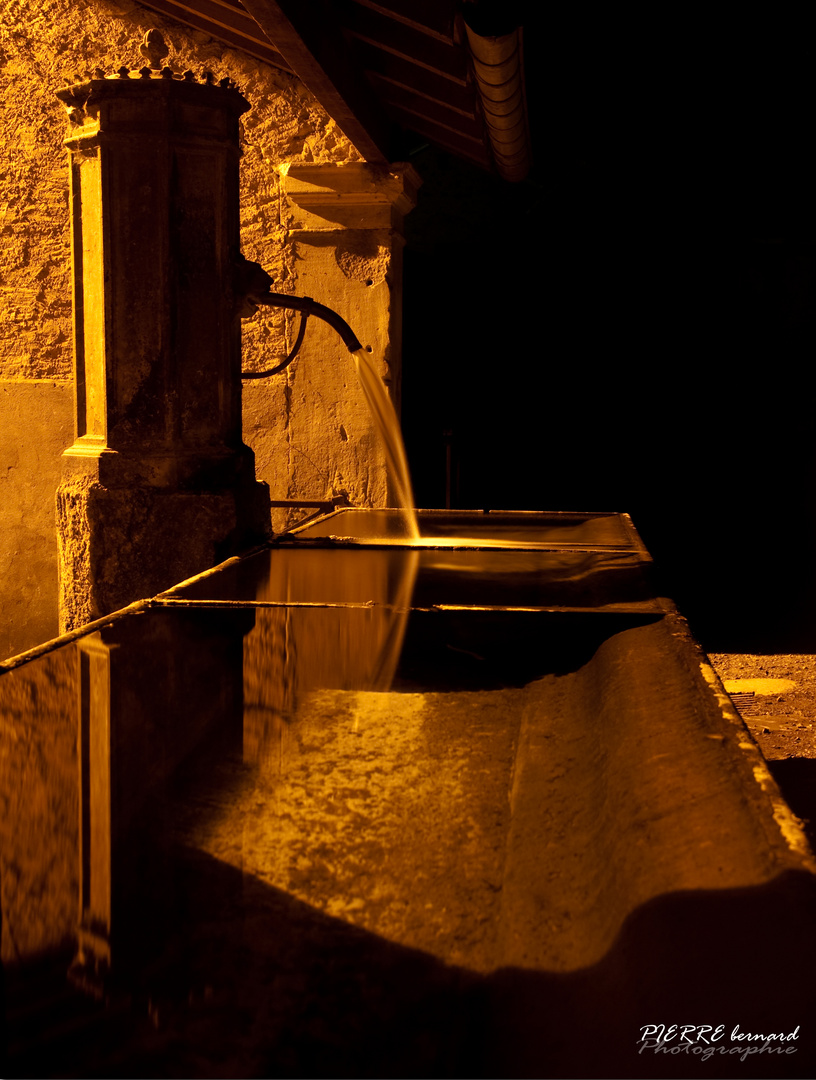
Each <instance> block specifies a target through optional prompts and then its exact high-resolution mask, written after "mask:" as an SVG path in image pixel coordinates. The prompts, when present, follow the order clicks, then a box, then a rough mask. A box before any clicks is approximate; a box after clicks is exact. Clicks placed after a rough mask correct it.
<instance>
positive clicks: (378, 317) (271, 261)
mask: <svg viewBox="0 0 816 1080" xmlns="http://www.w3.org/2000/svg"><path fill="white" fill-rule="evenodd" d="M151 27H157V28H158V29H160V30H161V32H162V33H163V35H164V37H165V40H166V41H167V44H168V45H169V46H170V49H171V52H170V56H169V57H168V61H167V62H168V63H170V64H171V66H172V67H173V68H174V69H176V70H177V71H179V72H181V71H183V70H185V69H186V68H190V69H191V70H192V71H193V72H195V73H196V75H198V76H201V75H203V73H204V72H205V71H206V70H213V71H214V72H215V73H216V75H217V76H218V77H222V76H229V77H231V78H232V79H234V80H235V82H236V83H237V84H238V86H239V87H240V89H241V90H242V92H243V93H244V94H245V96H246V97H247V99H248V100H249V101H250V102H251V104H252V111H251V112H250V113H248V114H247V115H246V116H245V117H244V119H243V140H242V147H243V159H242V173H241V183H242V194H241V200H242V205H241V214H242V244H243V248H244V253H245V254H246V256H247V257H248V258H250V259H253V260H256V261H258V262H260V263H261V264H262V265H263V266H264V267H266V268H267V269H268V270H269V272H270V273H271V274H272V275H273V277H274V278H275V288H277V289H278V290H279V291H283V292H288V291H291V292H298V293H299V294H303V293H304V292H305V293H308V294H309V295H312V296H314V298H315V299H317V300H320V301H321V302H323V303H327V304H329V305H330V306H333V307H337V308H339V309H340V308H342V307H343V306H344V304H345V292H346V291H347V290H348V289H353V290H356V291H357V292H358V293H360V297H361V298H360V300H359V301H357V300H355V303H354V308H355V310H353V311H349V310H348V307H347V305H345V306H346V310H345V311H341V313H343V314H344V316H345V317H346V318H348V319H349V320H350V321H351V322H352V323H353V324H355V323H356V325H355V329H357V333H358V336H360V337H361V338H363V339H364V340H368V338H366V336H365V335H366V334H368V333H369V327H368V325H363V328H362V329H359V327H360V325H361V320H362V322H363V324H366V323H370V322H371V321H372V319H373V321H374V323H375V324H379V331H378V333H377V334H375V335H374V340H373V342H372V343H373V346H374V347H375V348H377V347H382V349H383V355H382V357H381V358H379V361H380V363H381V364H382V366H383V373H384V374H387V372H388V369H387V364H388V357H387V355H386V350H387V345H388V340H387V339H388V328H389V325H390V324H389V319H392V315H391V314H390V304H391V301H390V294H391V291H392V290H393V289H395V288H398V280H397V279H398V274H397V273H396V272H395V271H393V272H392V271H391V270H390V269H389V268H390V260H391V252H390V249H389V244H390V239H389V238H388V236H386V235H384V236H383V238H382V243H378V242H377V241H376V240H374V241H372V234H371V233H366V234H365V236H364V237H363V238H362V239H361V238H360V237H359V236H357V237H355V236H350V237H349V239H348V241H347V242H346V243H343V244H341V245H340V247H339V248H337V247H336V244H335V242H334V240H333V239H332V238H326V237H324V238H323V239H322V241H321V243H322V244H323V247H322V248H321V249H320V251H319V252H318V257H317V258H313V257H312V256H313V255H314V254H315V250H316V248H315V244H314V243H313V242H312V241H310V240H309V238H308V237H306V236H305V235H304V234H303V233H300V234H299V238H298V235H296V234H297V228H296V222H295V221H294V220H293V216H292V212H291V208H290V207H289V206H288V205H287V203H286V200H285V198H284V196H283V194H282V185H283V176H284V173H283V172H282V171H281V169H280V168H279V166H281V165H282V164H284V163H289V162H293V161H294V162H300V163H323V164H326V163H338V164H339V163H343V162H349V161H352V162H354V161H360V155H359V153H358V152H357V151H356V150H355V149H354V147H353V146H351V144H350V143H349V142H348V140H347V139H346V138H345V136H344V135H343V134H342V132H341V131H340V130H339V129H338V128H337V126H336V125H335V124H334V122H333V121H332V120H331V119H330V118H329V117H328V116H327V115H326V114H325V112H324V111H323V110H322V109H321V107H320V106H319V105H318V104H317V102H316V101H315V99H314V98H313V97H312V95H311V94H310V93H309V92H308V91H307V90H306V89H305V88H304V87H303V85H302V84H301V83H300V82H299V81H298V80H297V79H295V78H294V77H292V76H289V75H287V74H285V73H283V72H279V71H277V70H275V69H273V68H271V67H269V66H267V65H264V64H262V63H260V62H257V61H255V60H253V59H252V58H250V57H248V56H246V55H244V54H241V53H239V52H237V51H235V50H233V49H229V48H226V47H225V46H223V45H222V44H221V43H219V42H216V41H214V40H212V39H211V38H209V37H207V36H206V35H205V34H202V33H199V32H197V31H193V30H190V29H188V28H186V27H184V26H181V25H180V24H177V23H174V22H173V21H171V20H167V19H164V18H162V17H161V16H159V15H157V14H155V13H154V12H151V11H148V10H147V9H145V8H142V7H141V6H140V5H139V4H137V3H134V2H132V0H38V2H37V3H36V4H30V3H27V2H25V0H5V2H4V3H3V5H2V7H0V131H2V146H3V150H2V158H0V237H1V238H2V239H1V240H0V380H4V381H3V383H2V386H3V391H4V395H3V416H2V423H3V426H4V428H5V431H4V436H5V439H6V440H7V441H8V442H9V444H10V446H11V448H12V449H11V451H10V452H9V451H6V456H4V458H3V460H2V461H0V473H3V472H7V469H8V465H9V461H10V460H11V457H13V452H14V448H15V447H22V446H23V444H26V445H27V446H28V447H29V449H30V451H31V453H34V454H35V456H36V457H37V462H38V463H37V464H36V466H31V467H29V465H26V466H25V467H24V468H20V469H19V470H18V473H17V474H16V476H15V479H16V481H17V483H16V484H12V485H8V484H7V486H6V488H5V489H4V498H3V507H4V510H3V513H2V514H0V551H8V550H9V549H10V547H11V546H13V547H14V565H13V571H12V572H13V575H14V576H13V577H11V578H10V577H9V573H10V570H9V563H8V557H7V556H6V561H5V562H4V563H3V564H2V567H3V579H2V582H0V604H2V609H3V611H4V612H7V613H8V615H6V616H0V620H3V619H4V620H5V621H7V622H9V623H11V624H12V625H13V633H12V634H11V635H10V637H9V641H8V642H7V643H5V645H4V643H3V641H0V651H3V652H4V653H6V650H8V649H10V650H11V651H19V650H21V649H23V648H27V647H30V646H31V645H33V644H35V643H36V642H37V641H38V640H41V639H42V637H43V636H44V635H45V636H49V634H48V633H46V630H45V625H46V624H48V623H49V621H50V619H51V615H50V612H51V610H54V611H55V606H54V608H53V609H52V608H51V606H50V602H46V600H45V599H44V597H45V593H46V592H49V593H50V583H49V584H48V585H46V581H48V582H50V580H51V578H53V576H54V575H55V573H56V569H55V568H56V558H57V553H56V539H55V535H54V531H53V528H52V526H51V525H50V524H49V521H51V522H52V521H53V505H54V492H55V488H56V483H57V479H58V472H59V462H58V460H55V458H58V455H59V454H60V453H61V450H62V449H63V448H64V446H66V445H68V443H70V441H71V433H70V431H69V430H68V427H69V424H70V412H71V410H69V408H68V405H67V399H68V397H70V385H71V378H72V316H71V285H70V279H71V269H70V228H69V219H68V203H67V194H68V179H67V163H66V153H65V149H64V147H63V139H64V137H65V135H66V133H67V123H66V119H65V114H64V110H63V107H62V106H61V105H60V103H59V102H58V101H57V99H56V97H55V93H56V91H57V90H58V89H60V88H61V87H63V86H65V85H68V84H70V83H72V82H75V81H77V80H78V79H81V78H85V77H87V76H88V75H89V74H90V73H92V72H93V71H94V69H96V68H103V69H104V70H105V71H106V72H108V73H111V72H113V71H115V70H116V69H118V68H119V67H120V66H121V65H123V64H124V65H128V66H129V67H131V68H133V67H139V66H141V64H142V63H143V60H142V59H141V57H140V56H139V51H138V46H139V43H140V41H141V39H142V36H143V35H144V33H145V31H146V30H148V29H150V28H151ZM342 228H344V227H342ZM342 228H341V229H340V232H342ZM334 229H335V232H337V226H336V224H335V226H334ZM372 242H373V244H374V246H373V247H372ZM361 245H362V246H361ZM323 267H325V269H326V274H324V273H323V269H322V268H323ZM307 279H308V280H307ZM329 279H331V280H329ZM358 279H359V280H358ZM369 281H370V282H372V284H371V285H369V284H368V282H369ZM378 289H379V291H380V296H381V299H380V302H379V311H377V312H375V314H374V315H372V314H371V311H373V310H374V308H373V307H371V304H370V301H371V300H372V299H373V294H375V293H376V292H377V290H378ZM363 298H364V299H363ZM367 301H368V303H366V302H367ZM376 306H377V305H376V304H375V305H374V307H376ZM367 309H368V314H367V315H366V317H365V319H362V315H361V313H362V312H363V311H364V310H367ZM294 325H295V324H294V321H293V320H292V319H290V318H288V317H285V316H284V315H283V314H282V313H281V312H269V311H267V312H266V313H264V314H262V315H260V316H258V317H257V318H256V319H255V320H253V321H249V322H246V323H245V324H244V358H245V359H244V366H245V368H256V369H257V368H259V367H260V368H263V367H265V366H267V367H268V366H269V365H270V362H271V361H272V360H273V359H276V358H279V357H280V356H281V355H282V354H284V353H285V352H286V350H287V339H290V338H291V334H292V332H293V329H294ZM369 337H371V335H370V334H369ZM32 380H41V381H40V382H38V383H37V386H38V392H37V393H36V394H32V392H31V386H32V385H34V383H33V382H32ZM42 380H48V382H43V381H42ZM246 405H247V408H246V409H245V415H246V417H247V422H246V424H245V438H246V441H247V442H248V444H249V445H250V446H252V448H253V449H254V450H255V452H256V459H257V463H258V478H259V479H261V480H264V481H266V482H267V483H268V484H269V486H270V493H271V495H272V498H273V499H275V498H290V499H296V498H299V497H300V498H325V497H326V496H331V495H335V494H342V493H346V494H347V495H348V497H349V499H350V501H351V502H353V503H358V504H366V503H372V502H382V501H383V500H384V498H385V492H386V482H385V466H384V459H383V456H382V453H381V451H380V449H379V446H378V444H377V440H376V439H375V437H374V435H373V433H372V431H371V427H370V422H369V420H368V416H367V414H366V413H365V412H364V409H363V405H362V396H361V394H360V393H359V391H358V389H357V387H356V383H355V380H354V373H353V367H352V364H351V361H350V358H349V356H348V353H347V352H346V351H345V349H344V348H343V346H342V344H341V343H340V342H339V339H335V338H334V335H333V334H332V332H331V331H329V330H328V329H327V328H324V327H322V326H321V327H317V326H315V325H314V321H313V322H312V324H311V325H310V330H309V333H308V335H307V341H306V343H305V345H304V347H303V349H302V352H301V355H300V357H299V358H298V360H296V361H295V363H294V364H293V365H292V367H291V368H290V369H289V370H288V372H287V373H286V375H285V376H278V377H275V378H273V379H271V380H269V381H268V382H260V383H255V384H253V385H252V386H251V389H249V390H248V391H247V393H246ZM60 444H62V445H60ZM9 453H10V454H11V456H9ZM27 453H28V451H27ZM29 456H30V455H29ZM35 508H36V509H35ZM21 518H22V519H24V520H25V523H26V524H25V528H24V529H22V530H21V529H20V527H19V522H20V520H21ZM275 524H276V525H280V524H282V520H281V519H280V518H279V519H278V520H277V521H276V522H275ZM9 530H11V531H12V532H13V533H14V537H15V538H14V539H12V538H11V536H10V532H9ZM38 592H39V593H40V594H41V595H42V596H43V614H42V617H41V618H40V619H39V621H38V622H36V624H35V623H33V622H32V623H31V628H30V629H28V628H26V627H25V626H23V625H21V623H20V621H19V620H20V611H19V610H17V609H15V607H14V604H13V603H11V600H12V598H19V596H20V595H23V594H25V595H26V596H28V597H33V596H35V595H36V594H37V593H38ZM7 601H8V602H7ZM55 631H56V622H54V624H53V631H52V632H55ZM4 640H5V639H4Z"/></svg>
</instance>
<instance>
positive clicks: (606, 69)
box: [403, 9, 816, 652]
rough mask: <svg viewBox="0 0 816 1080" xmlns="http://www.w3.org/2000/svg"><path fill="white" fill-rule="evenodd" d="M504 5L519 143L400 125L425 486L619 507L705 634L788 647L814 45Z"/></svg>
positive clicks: (410, 394) (479, 495) (810, 341)
mask: <svg viewBox="0 0 816 1080" xmlns="http://www.w3.org/2000/svg"><path fill="white" fill-rule="evenodd" d="M681 14H682V13H680V12H675V13H674V15H675V18H670V17H669V16H668V15H666V14H665V13H661V14H658V15H654V16H652V15H649V14H648V13H647V12H645V11H641V10H638V11H637V12H629V13H628V14H626V15H625V16H623V17H621V16H620V13H619V12H613V13H609V12H604V11H598V10H597V9H593V10H592V11H591V12H586V11H585V12H583V13H575V14H574V15H573V16H563V17H561V19H560V21H559V19H558V18H556V17H552V16H550V15H548V14H546V13H543V12H540V11H537V12H536V13H534V17H533V16H527V17H526V19H525V30H524V45H525V74H526V80H527V87H528V106H529V115H530V127H531V135H532V145H533V149H534V155H535V162H534V168H533V170H532V173H531V175H530V176H529V178H528V179H527V180H525V181H523V182H522V183H520V184H509V183H507V182H505V181H502V180H500V179H499V178H497V177H494V176H491V175H489V174H487V173H484V172H482V171H481V170H479V169H478V168H476V167H471V166H469V165H468V164H467V163H465V162H462V161H457V160H455V159H453V158H450V157H447V156H446V155H444V154H442V153H440V152H439V151H436V150H434V149H433V148H432V147H429V146H424V147H423V146H418V147H417V148H416V150H415V152H414V153H413V155H412V158H411V160H412V163H413V164H414V165H415V167H416V168H417V170H418V171H419V173H420V175H421V176H422V178H423V181H424V182H423V187H422V188H421V190H420V200H419V204H418V206H417V209H416V210H415V211H413V212H412V214H410V215H409V216H408V218H407V219H406V231H407V247H406V260H405V334H404V340H405V346H404V376H403V426H404V429H405V434H406V441H407V445H408V453H409V458H410V461H411V466H412V469H413V473H414V483H415V488H416V500H417V503H418V505H420V506H441V505H444V501H445V497H446V472H445V468H446V466H445V462H446V451H445V435H444V433H445V432H446V431H449V432H452V435H451V436H450V440H451V443H452V458H453V471H452V476H451V503H452V505H453V506H455V507H457V506H458V507H462V508H484V507H493V508H507V509H548V510H619V511H626V512H628V513H630V514H631V515H632V516H633V519H634V521H635V524H636V526H637V527H638V529H639V530H640V532H641V534H642V536H643V538H644V540H645V541H646V543H647V545H648V546H649V548H650V550H651V552H652V554H653V555H654V556H655V559H656V561H657V565H658V567H659V569H660V571H661V575H662V584H663V588H664V590H665V592H666V593H668V594H669V595H671V596H672V597H673V598H674V599H675V600H676V601H677V602H678V604H679V605H680V608H681V610H682V611H683V612H684V613H685V614H686V615H687V616H688V618H689V620H690V622H691V624H692V629H693V630H694V631H695V632H696V633H697V635H698V637H699V638H700V639H701V641H702V643H703V645H704V646H705V647H706V648H707V649H708V650H709V651H712V652H714V651H728V650H737V651H743V650H745V651H748V650H755V651H760V652H762V651H767V652H783V651H810V650H812V649H814V648H816V617H814V616H813V615H812V614H811V612H812V609H813V601H814V596H816V589H814V580H813V579H814V575H813V569H812V564H813V551H814V547H815V546H816V521H815V520H814V519H815V518H816V514H814V495H815V494H816V493H814V490H813V489H814V480H815V479H816V473H815V471H814V469H815V467H816V461H815V460H814V458H816V452H815V451H814V445H813V442H814V439H813V427H814V424H813V421H812V414H813V408H814V402H813V392H812V390H811V368H812V365H813V358H814V344H816V260H815V257H814V256H815V254H816V252H815V250H814V243H813V241H814V236H816V231H815V230H814V192H816V185H814V180H816V177H815V176H814V150H813V128H814V124H813V113H814V102H816V94H814V89H816V87H814V83H815V82H816V74H814V73H815V72H816V65H814V63H813V49H812V47H811V46H810V44H809V41H810V37H809V34H808V32H807V28H806V25H805V16H804V14H802V15H801V17H800V21H799V22H798V23H797V21H796V19H795V18H792V17H791V16H790V15H789V16H788V17H787V18H785V19H783V18H782V17H780V16H779V15H774V17H773V20H764V19H761V18H759V17H757V18H756V19H755V21H754V22H748V21H746V19H745V17H744V16H743V15H742V14H740V16H739V19H737V18H736V15H735V17H734V19H733V20H731V21H728V20H726V19H725V18H724V17H722V18H721V20H720V23H719V24H715V22H713V21H712V20H711V18H710V17H707V18H705V19H704V18H703V16H702V13H697V14H696V17H695V18H692V17H687V18H685V20H681V19H680V15H681Z"/></svg>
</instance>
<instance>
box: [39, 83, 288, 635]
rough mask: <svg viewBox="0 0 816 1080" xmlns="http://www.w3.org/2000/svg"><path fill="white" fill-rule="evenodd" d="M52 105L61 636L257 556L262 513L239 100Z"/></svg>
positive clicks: (187, 96) (126, 98)
mask: <svg viewBox="0 0 816 1080" xmlns="http://www.w3.org/2000/svg"><path fill="white" fill-rule="evenodd" d="M59 96H60V98H61V99H62V100H63V101H64V102H65V103H66V105H67V106H68V110H69V117H70V119H71V122H72V125H73V131H72V133H71V135H70V137H69V138H68V139H67V141H66V144H67V146H68V149H69V155H70V168H71V203H72V252H73V271H74V316H75V384H76V439H75V441H74V443H73V445H72V446H71V447H69V448H68V449H67V450H66V451H65V454H64V471H63V480H62V484H61V485H60V489H59V491H58V495H57V507H58V513H57V516H58V534H59V544H60V577H61V584H60V594H61V595H60V621H61V626H62V628H63V629H69V628H71V627H73V626H76V625H79V624H81V623H82V622H85V621H87V620H89V619H93V618H95V617H97V616H99V615H102V614H105V613H107V612H109V611H111V610H114V609H116V608H119V607H122V606H123V605H125V604H127V603H129V602H131V601H132V600H135V599H138V598H140V597H143V596H149V595H152V594H154V593H156V592H158V591H160V590H161V589H164V588H166V587H168V586H170V585H172V584H173V583H174V582H176V581H178V580H180V579H182V578H184V577H187V576H189V575H191V574H193V573H196V572H199V571H201V570H204V569H206V568H207V567H208V566H210V565H212V564H213V563H215V562H217V561H219V559H221V558H223V557H225V556H226V555H228V554H233V553H235V552H236V551H237V550H240V548H241V547H245V546H247V545H248V544H250V543H252V542H255V541H257V540H258V539H260V538H261V536H262V535H263V533H264V531H265V523H266V522H267V521H268V510H267V509H266V502H267V498H266V489H265V487H264V486H263V485H259V484H257V483H256V482H255V476H254V457H253V454H252V451H251V450H249V448H248V447H246V446H245V445H244V444H243V442H242V438H241V378H240V370H241V352H240V322H239V306H240V304H239V302H238V301H237V300H236V296H235V290H234V278H235V267H236V264H237V260H238V253H239V221H238V205H239V204H238V157H239V147H238V119H239V116H240V114H241V113H243V112H245V111H246V110H247V109H248V108H249V106H248V104H247V102H246V100H245V99H244V98H243V97H242V96H241V94H239V93H238V91H237V90H236V89H235V88H234V86H233V85H232V84H230V83H229V82H228V81H226V80H225V81H224V82H222V83H221V84H220V85H217V86H216V85H214V83H213V82H212V81H210V82H209V83H205V84H197V83H196V82H195V81H194V80H193V77H192V74H191V73H187V75H186V76H185V78H184V79H178V78H173V77H172V74H171V72H170V71H169V70H168V69H165V70H164V71H163V72H162V73H161V74H159V73H158V72H152V73H151V71H150V69H148V68H144V69H142V72H141V75H140V76H136V77H132V76H130V75H129V74H128V73H127V72H126V71H125V69H122V71H121V72H120V74H119V76H118V77H116V78H98V79H92V80H90V81H89V82H87V83H84V84H80V85H77V86H74V87H71V88H69V89H67V90H64V91H61V92H60V95H59Z"/></svg>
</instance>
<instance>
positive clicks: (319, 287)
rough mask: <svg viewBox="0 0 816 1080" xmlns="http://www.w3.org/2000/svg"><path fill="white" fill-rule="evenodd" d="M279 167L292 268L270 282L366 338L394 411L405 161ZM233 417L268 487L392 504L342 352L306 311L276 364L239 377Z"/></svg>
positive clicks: (409, 201)
mask: <svg viewBox="0 0 816 1080" xmlns="http://www.w3.org/2000/svg"><path fill="white" fill-rule="evenodd" d="M280 171H281V187H282V193H283V206H284V224H285V226H286V228H287V230H288V232H287V238H288V240H289V241H290V242H291V243H292V244H293V248H294V254H295V264H294V265H295V268H296V275H297V277H296V279H295V280H294V281H289V282H286V281H284V282H278V283H276V286H275V287H276V288H279V289H285V288H286V287H287V286H289V287H292V290H293V291H296V292H297V294H298V295H307V296H311V297H313V298H314V299H315V300H318V301H320V303H323V304H327V305H328V306H329V307H331V308H333V309H334V310H335V311H337V312H338V313H339V314H340V315H342V317H343V318H344V319H345V320H346V321H347V322H348V323H349V325H350V326H351V328H352V329H353V331H354V333H355V334H356V335H357V337H358V338H359V339H360V341H362V342H363V345H364V346H365V347H367V348H369V349H370V351H371V356H372V360H373V362H374V365H375V368H376V369H377V371H378V372H379V373H380V374H381V375H382V377H383V378H384V380H385V382H386V383H387V384H388V386H389V389H390V391H391V395H392V398H393V400H394V404H395V406H396V407H397V410H398V411H399V398H400V380H401V336H402V303H401V301H402V249H403V244H404V241H403V233H402V228H403V219H404V217H405V214H406V213H408V211H409V210H411V209H412V207H413V206H414V204H415V201H416V192H417V188H418V185H419V178H418V176H417V174H416V173H415V172H414V170H413V168H411V167H410V166H407V165H393V166H375V165H369V164H366V163H363V162H358V163H349V164H344V165H328V164H327V165H319V164H288V165H284V166H282V167H281V170H280ZM284 380H285V383H284V382H283V381H284ZM282 383H283V384H284V385H286V394H285V399H284V400H283V402H282V404H278V403H277V402H278V399H276V398H273V395H274V394H275V393H281V390H280V387H281V385H282ZM271 384H274V386H273V385H271ZM271 401H275V402H276V404H275V405H274V406H273V408H274V409H275V410H276V411H278V410H281V409H282V410H283V411H284V412H285V416H286V425H287V429H286V433H285V436H284V435H282V434H281V431H280V428H279V429H278V432H277V434H276V433H275V431H273V430H270V425H269V420H268V417H269V415H270V408H271V406H270V402H271ZM244 416H245V424H246V430H247V431H248V432H249V431H252V432H253V435H252V443H253V449H254V450H255V452H256V454H257V455H258V460H259V461H263V462H265V463H266V464H265V465H264V469H265V471H264V472H263V479H264V480H266V481H267V483H268V484H269V486H270V489H271V491H272V492H273V496H274V497H276V498H281V497H284V496H287V497H291V498H303V499H311V498H330V497H332V496H342V495H346V496H348V498H349V500H350V501H351V503H352V504H354V505H358V506H389V505H394V503H393V500H392V499H391V497H390V493H389V491H388V479H387V475H386V464H385V455H384V453H383V449H382V446H381V445H380V443H379V439H378V437H377V436H376V434H375V431H374V427H373V424H372V421H371V417H370V415H369V412H368V409H367V406H366V404H365V400H364V398H363V395H362V392H361V390H360V388H359V386H358V385H357V380H356V377H355V372H354V367H353V364H352V361H351V358H350V356H349V354H348V352H347V351H346V350H345V348H344V346H343V343H342V341H341V340H340V338H339V337H338V336H337V334H336V333H335V332H334V331H333V330H332V329H331V328H330V327H329V326H327V325H326V324H325V323H321V322H319V320H317V319H312V320H310V322H309V327H308V330H307V332H306V338H305V341H304V344H303V347H302V349H301V350H300V353H299V354H298V358H297V359H296V360H295V361H294V363H293V364H292V366H291V367H290V368H288V369H287V372H286V374H285V375H281V376H276V377H275V378H273V379H271V380H268V381H265V380H259V381H257V382H254V383H251V384H248V385H247V386H245V388H244ZM273 523H275V524H276V526H278V527H279V526H281V525H282V524H283V521H280V522H278V521H275V519H274V518H273Z"/></svg>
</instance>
